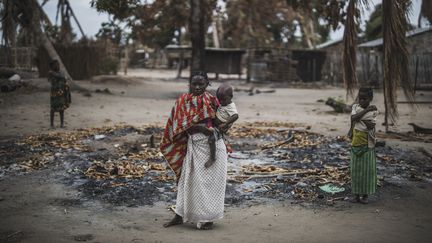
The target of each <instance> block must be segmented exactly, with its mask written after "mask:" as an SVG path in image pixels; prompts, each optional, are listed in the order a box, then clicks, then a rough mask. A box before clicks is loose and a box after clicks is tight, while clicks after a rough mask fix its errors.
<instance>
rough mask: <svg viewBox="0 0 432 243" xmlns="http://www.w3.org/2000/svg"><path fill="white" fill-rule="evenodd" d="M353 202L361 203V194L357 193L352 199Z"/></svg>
mask: <svg viewBox="0 0 432 243" xmlns="http://www.w3.org/2000/svg"><path fill="white" fill-rule="evenodd" d="M350 201H351V202H352V203H359V202H360V195H358V194H356V195H354V197H353V198H351V200H350Z"/></svg>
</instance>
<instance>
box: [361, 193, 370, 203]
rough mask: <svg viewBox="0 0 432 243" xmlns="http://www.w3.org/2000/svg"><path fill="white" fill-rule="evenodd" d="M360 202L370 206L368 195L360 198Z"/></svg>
mask: <svg viewBox="0 0 432 243" xmlns="http://www.w3.org/2000/svg"><path fill="white" fill-rule="evenodd" d="M359 201H360V203H362V204H368V202H369V200H368V195H363V197H360V199H359Z"/></svg>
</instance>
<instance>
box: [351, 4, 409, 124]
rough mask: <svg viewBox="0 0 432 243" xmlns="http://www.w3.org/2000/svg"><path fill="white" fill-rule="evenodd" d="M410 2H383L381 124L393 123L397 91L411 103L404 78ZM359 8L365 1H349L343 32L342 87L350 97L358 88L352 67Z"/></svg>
mask: <svg viewBox="0 0 432 243" xmlns="http://www.w3.org/2000/svg"><path fill="white" fill-rule="evenodd" d="M410 4H411V1H410V0H383V4H382V5H383V24H382V25H383V37H384V38H383V39H384V43H383V46H384V55H383V61H384V63H383V69H384V78H383V87H384V105H385V124H386V130H387V131H388V124H389V122H388V120H389V119H390V120H391V121H392V122H394V121H396V119H397V89H398V87H399V86H400V87H402V89H403V91H404V93H405V96H406V98H407V99H408V100H410V101H411V100H413V99H414V95H413V89H412V86H411V83H410V80H409V76H408V51H407V41H406V36H405V33H406V31H407V29H408V21H407V15H408V12H409V8H410ZM360 5H363V6H367V5H368V0H350V1H349V4H348V9H347V16H346V20H345V30H344V55H343V59H344V83H345V86H346V89H347V94H350V95H352V94H353V90H354V88H355V87H356V86H357V85H358V83H357V76H356V72H355V67H356V37H357V26H356V21H357V20H358V18H359V17H360V16H359V14H358V13H360V10H359V8H360Z"/></svg>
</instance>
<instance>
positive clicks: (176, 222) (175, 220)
mask: <svg viewBox="0 0 432 243" xmlns="http://www.w3.org/2000/svg"><path fill="white" fill-rule="evenodd" d="M179 224H183V218H182V216H180V215H178V214H176V215H175V216H174V218H173V219H171V221H169V222H168V223H165V224H163V227H165V228H168V227H171V226H174V225H179Z"/></svg>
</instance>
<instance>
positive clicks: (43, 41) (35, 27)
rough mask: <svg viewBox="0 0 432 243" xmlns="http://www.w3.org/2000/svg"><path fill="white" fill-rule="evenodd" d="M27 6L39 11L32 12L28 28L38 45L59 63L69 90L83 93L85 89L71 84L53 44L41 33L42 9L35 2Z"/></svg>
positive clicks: (32, 0)
mask: <svg viewBox="0 0 432 243" xmlns="http://www.w3.org/2000/svg"><path fill="white" fill-rule="evenodd" d="M29 6H30V8H32V9H39V10H40V11H32V21H31V26H30V27H29V28H30V30H31V31H32V32H33V34H34V35H35V37H36V38H37V39H38V42H39V43H40V45H41V46H42V47H43V48H44V49H45V50H46V52H47V53H48V56H49V58H50V59H51V60H57V61H58V62H59V64H60V65H59V66H60V70H61V71H62V72H63V73H64V75H65V76H66V79H68V80H69V81H70V85H71V88H73V89H76V90H80V91H84V90H86V89H85V88H83V87H81V86H79V85H77V84H76V83H75V82H73V80H72V77H71V76H70V74H69V72H68V71H67V69H66V67H65V65H64V63H63V61H62V59H61V58H60V56H59V55H58V53H57V51H56V49H55V48H54V46H53V44H52V43H51V41H50V39H49V38H48V36H47V35H46V34H45V33H44V32H43V31H42V28H41V25H40V21H41V15H42V16H43V15H45V13H44V12H43V9H42V8H40V6H39V3H38V2H37V0H30V2H29Z"/></svg>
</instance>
